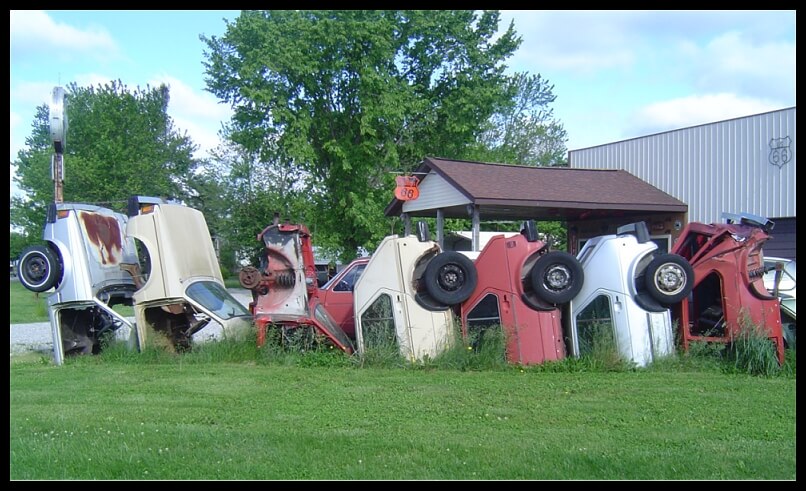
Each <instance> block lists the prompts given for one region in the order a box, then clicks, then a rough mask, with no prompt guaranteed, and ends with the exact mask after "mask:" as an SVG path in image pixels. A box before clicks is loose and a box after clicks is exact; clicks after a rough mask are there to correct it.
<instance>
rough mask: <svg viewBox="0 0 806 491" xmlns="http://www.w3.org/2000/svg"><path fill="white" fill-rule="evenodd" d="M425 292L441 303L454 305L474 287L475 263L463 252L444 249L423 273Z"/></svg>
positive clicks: (465, 297) (476, 274)
mask: <svg viewBox="0 0 806 491" xmlns="http://www.w3.org/2000/svg"><path fill="white" fill-rule="evenodd" d="M422 279H423V281H424V282H425V289H426V292H428V294H429V295H430V296H431V298H433V299H434V300H436V301H437V302H439V303H441V304H443V305H456V304H460V303H462V302H464V301H465V300H467V299H468V298H470V294H471V293H473V290H475V289H476V284H477V283H478V273H477V272H476V265H475V264H473V261H471V260H470V258H469V257H467V256H465V255H464V254H460V253H458V252H454V251H445V252H441V253H439V254H437V255H436V256H434V258H433V259H431V261H429V263H428V264H427V265H426V267H425V273H423V278H422Z"/></svg>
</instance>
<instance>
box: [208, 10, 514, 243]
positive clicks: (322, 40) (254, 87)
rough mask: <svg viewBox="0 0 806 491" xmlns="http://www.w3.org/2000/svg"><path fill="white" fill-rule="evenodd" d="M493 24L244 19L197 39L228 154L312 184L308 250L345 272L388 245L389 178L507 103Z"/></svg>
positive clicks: (379, 17) (385, 15)
mask: <svg viewBox="0 0 806 491" xmlns="http://www.w3.org/2000/svg"><path fill="white" fill-rule="evenodd" d="M498 21H499V15H498V13H497V12H495V11H490V12H482V13H480V14H479V13H477V12H476V11H471V10H464V11H462V10H437V11H416V10H415V11H397V10H381V11H361V10H314V11H292V10H283V11H244V12H242V14H241V15H240V16H239V17H238V18H237V19H236V20H235V21H234V22H232V23H228V25H227V31H226V33H225V34H224V35H223V36H222V37H221V38H217V37H211V38H204V37H202V40H203V41H205V43H206V44H207V48H208V50H209V51H206V52H205V54H206V56H207V62H206V63H205V64H204V66H205V75H206V81H207V86H208V89H209V90H210V91H211V92H212V93H214V94H215V95H217V96H218V97H219V98H221V99H222V100H224V101H226V102H228V103H230V104H231V105H232V107H233V110H234V118H233V125H232V127H231V130H232V131H231V137H232V140H233V141H234V142H237V143H239V144H241V145H243V146H244V148H245V149H246V150H247V151H249V152H255V153H257V154H260V155H261V156H262V157H263V158H264V159H266V160H267V161H273V162H279V161H284V162H285V163H286V164H287V165H292V166H294V167H297V168H299V169H300V170H301V171H303V172H304V173H305V174H306V175H307V176H308V177H310V178H311V179H312V181H310V182H308V186H307V191H308V192H309V193H310V200H309V201H310V202H312V203H314V204H315V209H314V210H313V213H314V214H315V217H316V223H317V228H316V230H317V234H318V236H317V238H316V239H315V240H317V243H320V242H321V243H338V244H341V245H342V248H341V249H342V253H343V255H344V257H345V259H349V258H351V257H352V256H354V255H355V253H356V250H357V248H359V247H366V248H368V249H372V248H374V246H375V245H376V244H377V241H379V240H380V238H382V237H383V236H384V235H386V234H387V233H388V230H389V219H386V218H384V217H383V209H384V208H385V206H386V205H387V204H388V203H389V202H390V201H391V199H392V198H393V194H392V192H393V189H394V185H393V176H392V174H390V173H389V171H400V170H408V169H411V168H413V167H415V166H416V165H417V164H418V163H419V162H420V161H421V160H422V159H423V158H424V157H425V156H427V155H459V153H460V152H461V151H462V150H463V149H464V148H465V147H467V146H468V145H471V144H473V143H474V142H475V140H476V137H477V136H478V135H479V134H480V132H481V131H482V129H483V128H484V123H485V121H486V120H487V119H488V118H489V117H490V116H491V115H492V114H493V113H494V112H495V111H496V109H497V108H498V107H500V106H501V105H503V104H504V103H505V101H506V99H507V98H508V97H509V93H508V92H507V85H506V82H507V79H506V77H505V76H504V75H503V70H504V68H505V65H504V60H505V59H506V58H508V57H509V56H511V54H512V53H513V52H514V50H515V49H516V48H517V46H518V45H519V43H520V40H519V39H518V38H516V36H515V34H514V30H513V28H512V26H510V28H509V29H508V30H507V31H506V32H505V33H504V35H502V36H500V37H498V38H496V39H495V40H493V36H494V35H495V33H496V31H497V26H498ZM368 213H373V214H375V215H374V216H368V215H367V214H368ZM376 217H377V218H376ZM264 221H265V222H266V223H268V221H269V217H266V218H265V219H264Z"/></svg>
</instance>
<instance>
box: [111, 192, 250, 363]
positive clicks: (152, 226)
mask: <svg viewBox="0 0 806 491" xmlns="http://www.w3.org/2000/svg"><path fill="white" fill-rule="evenodd" d="M128 213H129V222H128V224H127V227H126V231H127V235H128V236H129V237H131V238H132V239H136V240H137V241H139V243H140V244H139V245H141V246H142V247H141V251H140V252H141V254H142V255H143V258H142V261H141V263H142V264H140V263H138V264H132V265H128V271H129V272H130V273H131V274H132V276H133V277H134V279H135V281H136V282H137V287H138V290H137V291H136V292H135V294H134V312H135V319H136V325H137V332H138V339H139V341H140V348H141V349H142V348H144V346H145V340H146V337H147V335H148V332H149V331H155V332H158V333H161V334H164V335H165V336H166V337H167V338H168V339H169V340H170V342H171V344H172V345H173V347H174V348H176V349H179V350H184V349H189V348H190V347H191V341H192V336H193V335H194V334H195V333H197V332H198V331H200V330H201V329H203V328H204V327H206V326H207V325H209V324H210V323H211V322H215V323H217V324H219V325H221V326H222V329H223V331H222V332H223V333H224V335H225V336H227V335H237V334H240V333H243V332H246V330H247V329H248V328H250V327H251V315H250V313H249V311H248V310H247V309H246V307H244V306H243V305H241V303H240V302H238V300H236V299H235V298H234V297H233V296H232V295H231V294H230V293H229V292H228V291H227V289H226V287H225V286H224V280H223V279H222V277H221V270H220V268H219V266H218V260H217V258H216V255H215V250H214V248H213V243H212V240H211V238H210V232H209V230H208V229H207V222H206V221H205V219H204V215H202V213H201V212H200V211H198V210H196V209H193V208H190V207H187V206H183V205H179V204H171V203H167V202H165V201H163V200H162V199H160V198H151V197H143V196H133V197H132V198H130V199H129V209H128Z"/></svg>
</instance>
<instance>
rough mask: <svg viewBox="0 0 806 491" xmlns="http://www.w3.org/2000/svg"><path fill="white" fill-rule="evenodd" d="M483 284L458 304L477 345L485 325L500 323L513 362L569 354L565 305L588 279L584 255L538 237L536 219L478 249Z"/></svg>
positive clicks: (464, 325) (467, 334)
mask: <svg viewBox="0 0 806 491" xmlns="http://www.w3.org/2000/svg"><path fill="white" fill-rule="evenodd" d="M475 266H476V270H477V271H478V284H477V286H476V288H475V289H474V291H473V292H472V294H471V295H470V297H469V298H468V299H467V300H466V301H465V302H463V303H462V304H461V305H460V306H459V316H460V318H461V321H462V332H463V334H464V336H465V337H466V339H468V340H469V341H470V342H471V343H472V344H474V345H477V344H479V343H481V342H482V341H483V336H484V332H485V330H486V329H488V328H490V327H493V326H501V328H502V329H503V330H504V336H505V339H506V357H507V361H508V362H509V363H513V364H522V365H530V364H539V363H543V362H545V361H554V360H560V359H562V358H565V356H566V350H565V345H564V342H563V330H562V318H561V306H562V304H565V303H567V302H568V301H569V300H570V299H571V298H573V297H574V296H575V295H576V294H577V293H578V292H579V290H580V289H581V288H582V284H583V282H584V281H585V279H584V272H583V270H582V267H581V265H580V263H579V261H578V260H577V259H576V258H575V257H574V256H572V255H571V254H568V253H566V252H563V251H551V250H550V249H549V246H548V244H546V243H544V242H542V241H540V240H538V239H537V229H536V228H535V227H534V222H533V221H531V220H530V221H527V222H526V224H525V227H524V230H523V232H522V233H520V234H498V235H495V236H492V237H490V238H489V240H488V241H487V243H486V244H485V246H484V248H483V249H482V250H481V252H480V253H478V254H476V260H475Z"/></svg>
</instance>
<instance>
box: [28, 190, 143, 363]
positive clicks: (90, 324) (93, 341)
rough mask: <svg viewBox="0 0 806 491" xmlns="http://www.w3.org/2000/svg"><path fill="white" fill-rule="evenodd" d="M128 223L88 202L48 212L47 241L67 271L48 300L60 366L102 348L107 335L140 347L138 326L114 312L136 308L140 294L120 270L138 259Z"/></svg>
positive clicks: (56, 205) (55, 206)
mask: <svg viewBox="0 0 806 491" xmlns="http://www.w3.org/2000/svg"><path fill="white" fill-rule="evenodd" d="M126 219H127V217H126V215H123V214H121V213H116V212H114V211H112V210H110V209H108V208H103V207H100V206H95V205H88V204H82V203H54V204H51V205H50V207H49V208H48V216H47V220H46V224H45V230H44V234H43V237H44V239H45V241H46V242H47V243H48V244H49V245H50V247H51V249H52V250H54V251H58V256H59V258H58V262H59V266H60V270H61V275H60V277H59V278H58V281H57V284H56V285H55V289H54V292H53V293H52V294H51V295H50V296H49V297H48V317H49V319H50V325H51V331H52V336H53V355H54V361H55V363H56V364H57V365H61V364H62V363H63V360H64V357H65V355H66V354H67V353H69V352H72V351H74V350H75V351H76V352H82V353H89V352H96V351H97V350H98V349H100V345H99V341H100V337H99V336H100V335H101V331H108V330H111V331H114V334H115V337H116V338H117V339H120V340H123V341H125V342H127V343H129V344H130V345H132V346H134V345H136V344H137V341H136V332H135V330H134V328H133V326H132V323H131V322H130V321H129V320H128V319H126V318H124V317H123V316H121V315H120V314H118V313H117V312H115V311H114V310H113V309H112V306H113V305H115V304H126V305H131V303H132V295H133V293H134V290H135V285H134V281H133V280H132V278H131V276H130V275H129V274H128V273H126V272H125V271H123V270H121V269H120V264H121V263H125V262H129V261H136V260H137V255H136V254H137V253H136V249H135V246H134V242H133V241H132V240H131V239H129V238H127V237H126V236H125V234H124V231H125V228H126ZM25 255H26V254H25V253H23V258H22V259H21V261H25V260H26V258H25V257H24V256H25ZM54 266H56V264H55V263H54Z"/></svg>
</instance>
